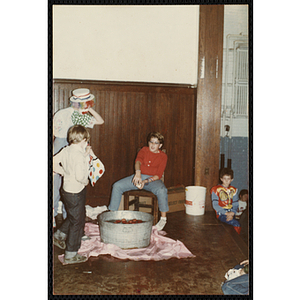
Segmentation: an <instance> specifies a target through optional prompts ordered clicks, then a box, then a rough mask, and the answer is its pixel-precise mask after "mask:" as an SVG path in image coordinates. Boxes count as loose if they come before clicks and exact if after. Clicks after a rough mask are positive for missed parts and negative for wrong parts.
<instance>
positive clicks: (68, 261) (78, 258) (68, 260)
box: [64, 253, 88, 264]
mask: <svg viewBox="0 0 300 300" xmlns="http://www.w3.org/2000/svg"><path fill="white" fill-rule="evenodd" d="M87 260H88V258H87V257H86V256H82V255H80V254H78V253H77V254H76V255H75V256H73V257H71V258H65V261H64V262H65V264H78V263H83V262H86V261H87Z"/></svg>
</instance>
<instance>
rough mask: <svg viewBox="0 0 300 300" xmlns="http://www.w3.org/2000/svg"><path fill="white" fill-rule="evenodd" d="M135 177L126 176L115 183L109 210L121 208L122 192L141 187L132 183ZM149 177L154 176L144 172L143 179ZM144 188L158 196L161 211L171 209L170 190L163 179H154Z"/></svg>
mask: <svg viewBox="0 0 300 300" xmlns="http://www.w3.org/2000/svg"><path fill="white" fill-rule="evenodd" d="M133 177H134V175H131V176H128V177H125V178H123V179H121V180H119V181H117V182H115V183H114V184H113V189H112V193H111V198H110V204H109V206H108V209H109V210H112V211H116V210H118V209H119V206H120V203H121V199H122V194H123V193H124V192H127V191H131V190H138V189H139V188H137V187H136V186H135V185H134V184H133V183H132V179H133ZM148 177H152V176H151V175H144V174H142V180H145V179H146V178H148ZM143 189H144V190H146V191H149V192H152V193H153V194H154V195H155V196H157V200H158V208H159V210H160V211H161V212H167V211H168V210H169V206H168V190H167V188H166V187H165V185H164V183H163V182H162V181H161V180H156V181H153V182H151V183H149V184H148V185H145V186H144V188H143Z"/></svg>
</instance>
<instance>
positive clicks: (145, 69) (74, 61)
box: [53, 5, 248, 136]
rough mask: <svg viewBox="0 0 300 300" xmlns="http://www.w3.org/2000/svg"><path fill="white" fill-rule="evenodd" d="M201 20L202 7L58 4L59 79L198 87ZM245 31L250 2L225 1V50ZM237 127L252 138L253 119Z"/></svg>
mask: <svg viewBox="0 0 300 300" xmlns="http://www.w3.org/2000/svg"><path fill="white" fill-rule="evenodd" d="M198 24H199V5H186V6H185V5H178V6H176V5H154V6H148V5H146V6H143V5H132V6H130V5H125V6H114V5H113V6H111V5H109V6H104V5H82V6H80V5H79V6H76V5H75V6H74V5H56V6H53V77H54V78H64V79H82V80H88V79H90V80H110V81H142V82H165V83H184V84H191V85H196V84H197V65H198V33H199V25H198ZM241 32H242V33H244V34H247V33H248V6H247V5H225V8H224V49H225V47H226V36H227V35H228V34H240V33H241ZM224 59H225V57H224ZM223 66H225V60H224V62H223ZM223 75H224V74H223ZM223 82H224V76H223ZM223 127H224V124H223V121H222V124H221V130H222V128H223ZM231 128H232V136H248V119H247V118H244V119H234V120H233V124H232V126H231Z"/></svg>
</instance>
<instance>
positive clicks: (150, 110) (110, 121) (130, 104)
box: [52, 79, 196, 206]
mask: <svg viewBox="0 0 300 300" xmlns="http://www.w3.org/2000/svg"><path fill="white" fill-rule="evenodd" d="M80 87H81V88H83V87H85V88H89V89H90V91H91V93H92V94H94V95H95V103H96V104H95V107H94V108H95V110H96V111H97V112H99V113H100V115H101V116H102V118H103V119H104V121H105V122H104V124H103V125H96V126H95V127H94V128H93V129H91V130H90V133H91V145H92V148H93V150H94V152H95V154H96V155H97V156H98V157H99V158H100V159H101V161H102V162H103V164H104V165H105V169H106V171H105V174H104V175H103V177H102V178H101V179H100V180H99V181H98V182H97V183H96V185H95V187H91V186H90V185H89V186H88V195H87V204H89V205H91V206H98V205H108V204H109V199H110V194H111V187H112V184H113V183H114V182H115V181H117V180H119V179H121V178H123V177H125V176H128V175H131V174H133V171H134V159H135V156H136V150H137V148H139V147H142V146H145V145H146V144H147V135H148V133H149V132H151V131H159V132H161V133H162V134H163V135H164V137H165V145H164V148H165V149H166V150H167V155H168V163H167V167H166V171H165V184H166V186H167V187H170V186H174V185H177V184H183V185H185V186H188V185H194V165H195V136H196V134H195V128H196V89H195V88H192V87H191V86H188V85H177V84H154V83H132V82H125V83H124V82H107V81H79V80H63V79H55V80H54V81H53V99H52V101H53V102H52V103H53V113H54V112H55V111H57V110H58V109H61V108H65V107H68V106H69V97H70V96H71V92H72V90H74V89H76V88H80Z"/></svg>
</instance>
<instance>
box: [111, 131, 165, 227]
mask: <svg viewBox="0 0 300 300" xmlns="http://www.w3.org/2000/svg"><path fill="white" fill-rule="evenodd" d="M163 144H164V137H163V135H161V134H160V133H159V132H151V133H150V134H149V135H148V147H146V146H145V147H143V148H142V149H141V150H140V151H139V152H138V154H137V157H136V160H135V174H134V175H131V176H128V177H125V178H123V179H121V180H119V181H117V182H116V183H114V184H113V189H112V194H111V199H110V204H109V207H108V209H109V210H111V211H117V210H118V209H119V206H120V202H121V198H122V194H123V193H124V192H126V191H130V190H137V189H144V190H146V191H150V192H152V193H153V194H154V195H156V196H157V200H158V207H159V210H160V212H161V219H160V220H159V222H158V223H157V224H156V225H155V226H156V227H157V229H158V230H162V229H163V228H164V226H165V225H166V223H167V211H168V210H169V206H168V190H167V188H166V187H165V185H164V183H163V182H162V181H161V180H160V179H161V177H162V175H163V173H164V171H165V168H166V165H167V159H168V157H167V155H166V154H165V153H164V152H162V151H161V148H162V146H163Z"/></svg>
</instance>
